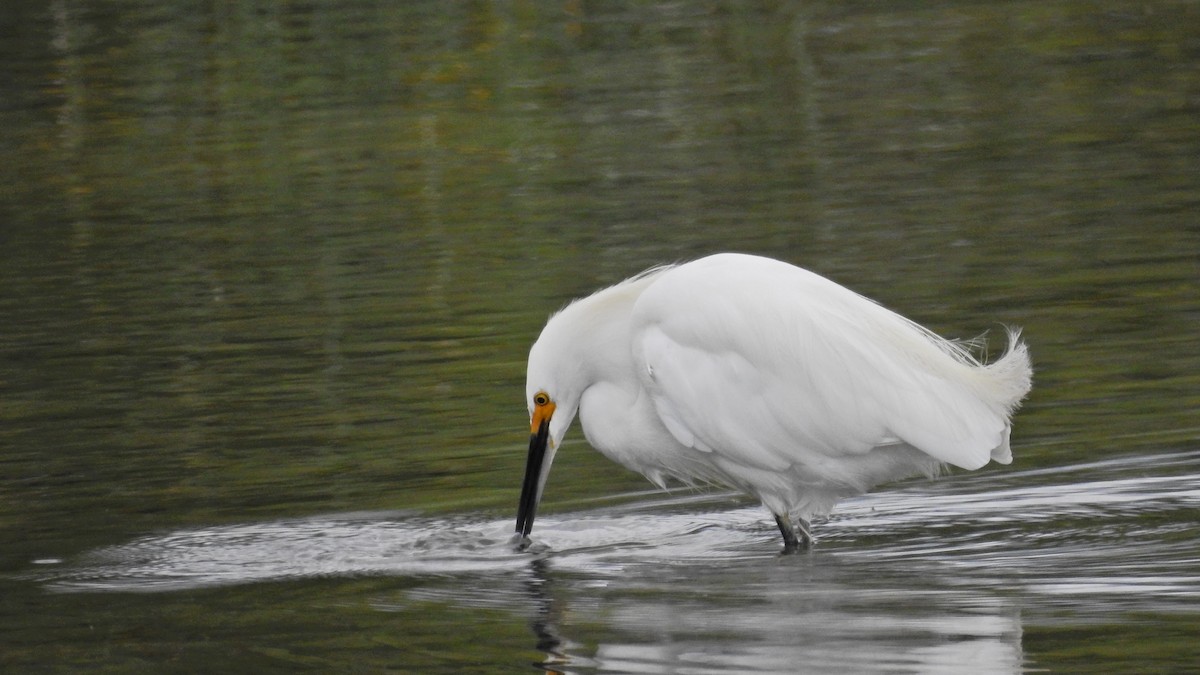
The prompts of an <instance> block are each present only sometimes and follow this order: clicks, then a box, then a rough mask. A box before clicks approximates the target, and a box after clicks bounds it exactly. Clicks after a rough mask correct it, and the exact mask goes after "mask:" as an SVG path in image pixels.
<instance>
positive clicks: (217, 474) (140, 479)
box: [0, 0, 1200, 673]
mask: <svg viewBox="0 0 1200 675" xmlns="http://www.w3.org/2000/svg"><path fill="white" fill-rule="evenodd" d="M0 10H2V11H0V60H2V62H3V63H4V64H5V67H4V69H3V75H2V76H0V151H2V153H3V155H2V157H3V161H2V162H0V670H5V671H11V672H71V671H89V672H122V673H123V672H252V671H253V672H296V671H313V672H387V671H395V672H414V673H430V672H456V673H462V672H467V673H471V672H480V673H483V672H522V671H523V670H532V669H533V668H534V667H535V666H534V665H533V664H541V665H540V666H539V667H543V668H544V669H546V670H549V671H552V672H564V673H567V672H569V673H601V672H603V673H616V672H643V673H743V672H764V673H768V672H769V673H790V672H837V671H844V672H864V671H887V672H947V673H956V672H1003V673H1011V672H1022V671H1042V670H1045V671H1052V672H1065V671H1069V672H1079V671H1127V672H1147V671H1156V672H1167V671H1176V672H1186V671H1189V670H1193V669H1195V667H1196V664H1197V663H1198V662H1200V646H1198V645H1200V642H1197V639H1196V636H1197V635H1200V539H1198V537H1200V519H1198V518H1197V513H1200V510H1198V509H1200V416H1198V415H1197V412H1196V411H1197V409H1200V356H1198V355H1197V345H1198V339H1197V335H1198V334H1200V5H1198V4H1197V3H1195V2H1183V1H1180V2H1166V1H1163V2H1148V3H1137V4H1135V3H1128V2H1075V1H1071V2H1067V1H1059V2H1054V1H1052V2H990V3H975V2H966V1H946V2H929V3H907V2H896V3H872V2H814V3H782V2H780V3H773V2H764V3H722V2H706V3H665V2H577V1H568V2H559V3H549V2H520V1H512V2H495V3H483V2H469V3H441V2H409V3H388V2H379V1H376V0H364V1H361V2H342V3H316V4H303V3H302V4H296V3H285V4H282V5H265V4H264V5H259V4H255V3H245V2H232V3H226V4H218V5H213V4H211V3H210V4H206V5H203V6H199V7H194V8H193V7H185V6H183V5H179V6H178V7H177V6H176V3H165V4H164V3H152V2H146V1H144V0H127V1H122V2H110V3H82V2H70V1H67V0H51V1H50V2H48V3H19V2H11V1H8V2H3V1H0ZM721 250H740V251H748V252H754V253H761V254H766V255H770V256H773V257H777V258H781V259H785V260H788V261H790V262H793V263H796V264H799V265H802V266H805V267H808V268H810V269H813V270H816V271H818V272H821V273H823V274H826V275H828V276H830V277H832V278H834V279H835V280H837V281H839V282H841V283H843V284H845V285H848V286H850V287H852V288H854V289H855V290H857V291H860V292H862V293H864V294H867V295H869V296H871V297H874V298H876V299H878V300H880V301H881V302H883V303H884V304H886V305H888V306H890V307H892V308H894V309H896V310H898V311H900V312H902V313H904V314H906V315H907V316H909V317H911V318H913V319H915V320H918V321H920V322H922V323H924V324H926V325H928V326H929V327H931V328H933V329H935V330H937V331H938V332H940V333H943V334H946V335H949V336H971V335H975V334H978V333H981V332H983V331H987V330H990V331H991V332H992V334H993V335H995V336H998V335H999V334H1001V332H1002V331H999V330H997V328H998V326H999V324H1001V323H1008V324H1015V325H1020V326H1022V327H1024V330H1025V337H1026V339H1027V340H1028V342H1029V344H1030V347H1031V350H1032V353H1033V356H1034V361H1035V369H1036V376H1035V386H1034V391H1033V393H1032V395H1031V397H1030V399H1029V400H1028V402H1027V404H1026V405H1025V407H1024V408H1023V409H1022V410H1021V412H1020V413H1019V414H1018V416H1017V421H1016V426H1015V430H1014V435H1013V447H1014V454H1015V455H1016V461H1015V462H1014V464H1013V465H1012V466H1011V467H991V468H988V469H985V470H983V471H981V472H977V473H970V474H968V473H962V472H960V473H957V474H952V475H950V476H947V477H943V478H942V479H939V480H938V481H936V482H926V481H920V482H909V483H903V484H899V485H894V486H888V487H885V488H883V489H881V490H879V491H877V492H876V493H874V494H872V495H868V496H866V497H864V498H861V499H857V500H851V501H849V502H847V503H845V504H844V505H843V506H842V507H840V508H839V509H838V510H837V511H836V512H835V513H834V515H833V516H832V517H831V518H830V519H829V520H828V521H826V522H822V523H818V524H817V534H818V537H819V538H820V540H821V543H820V545H819V546H818V547H817V548H816V550H814V551H813V552H811V553H810V554H807V555H802V556H779V555H778V542H776V541H775V538H776V536H777V535H776V533H775V532H774V531H773V527H774V526H773V524H771V523H770V522H769V519H768V518H767V516H766V514H765V512H763V511H761V510H760V509H759V508H757V507H754V506H753V505H752V504H749V503H747V502H745V501H743V500H740V499H738V498H735V497H731V496H727V495H708V496H705V495H695V494H692V493H689V492H680V493H675V494H672V495H660V494H659V493H656V492H646V491H645V490H646V488H647V484H646V483H645V481H644V480H643V479H642V478H641V477H639V476H634V475H631V474H628V473H627V472H624V471H623V470H621V469H620V468H619V467H616V466H614V465H612V464H610V463H608V462H607V460H605V459H604V458H602V457H601V456H599V455H598V454H597V453H595V452H593V451H591V450H590V449H588V448H587V447H586V444H585V443H583V441H582V440H581V438H580V437H581V435H580V434H579V433H578V432H577V431H576V432H575V433H574V434H573V435H572V436H571V437H570V438H572V439H573V441H568V443H567V445H566V446H565V447H564V449H563V452H561V453H560V454H559V457H558V460H557V461H556V464H555V471H554V474H553V475H552V477H551V481H550V485H549V487H548V489H547V493H546V503H545V507H544V509H545V515H544V517H542V518H539V523H538V528H537V530H536V532H535V533H536V534H537V536H538V539H539V542H540V543H541V544H542V545H543V547H544V548H543V550H541V552H540V553H539V554H537V555H530V554H518V553H515V552H513V551H512V550H511V548H510V547H509V546H508V545H507V537H508V536H509V533H510V531H511V529H512V519H513V516H514V512H515V508H516V500H517V494H518V491H519V487H520V486H519V481H520V474H521V471H522V468H523V462H524V450H525V448H524V445H525V443H526V441H527V433H528V432H527V416H526V410H525V402H524V391H523V389H524V359H525V355H526V351H527V349H528V347H529V345H530V343H531V342H532V341H533V339H534V337H535V336H536V334H537V332H538V330H539V329H540V327H541V325H542V323H543V322H544V320H545V318H546V316H547V315H548V314H549V313H550V312H551V311H553V310H554V309H557V308H558V307H559V306H561V305H562V304H563V303H564V302H566V301H567V300H569V299H570V298H573V297H576V296H578V295H581V294H584V293H587V292H589V291H591V290H593V289H595V288H597V287H599V286H602V285H604V284H608V283H612V282H615V281H618V280H620V279H622V278H624V277H626V276H628V275H630V274H633V273H636V272H638V271H640V270H641V269H643V268H645V267H648V266H650V265H653V264H657V263H661V262H667V261H673V260H680V259H687V258H692V257H697V256H700V255H703V254H706V253H710V252H714V251H721ZM996 344H997V346H998V343H996Z"/></svg>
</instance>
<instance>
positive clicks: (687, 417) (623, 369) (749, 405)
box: [517, 253, 1032, 551]
mask: <svg viewBox="0 0 1200 675" xmlns="http://www.w3.org/2000/svg"><path fill="white" fill-rule="evenodd" d="M1008 333H1009V334H1008V347H1007V349H1006V350H1005V352H1004V354H1003V355H1002V356H1001V357H1000V358H999V359H997V360H995V361H994V362H993V363H990V364H985V363H983V362H981V361H980V360H978V359H977V358H976V357H974V356H973V355H972V354H971V353H970V352H969V350H968V349H967V348H966V347H965V346H963V345H962V344H960V343H957V342H953V341H949V340H946V339H944V338H941V337H939V336H937V335H936V334H934V333H932V332H931V331H929V330H927V329H925V328H923V327H921V326H919V325H917V324H916V323H914V322H912V321H909V320H908V319H906V318H904V317H902V316H900V315H899V314H896V313H894V312H892V311H890V310H888V309H886V308H884V307H882V306H881V305H878V304H876V303H875V302H873V301H871V300H869V299H867V298H865V297H863V296H861V295H858V294H857V293H854V292H853V291H851V290H849V289H847V288H845V287H843V286H840V285H838V284H836V283H834V282H832V281H830V280H828V279H826V278H824V277H822V276H819V275H817V274H815V273H813V272H809V271H807V270H804V269H801V268H799V267H795V266H792V265H789V264H787V263H783V262H780V261H777V260H771V259H769V258H761V257H757V256H751V255H741V254H731V253H723V254H718V255H713V256H710V257H707V258H703V259H700V260H696V261H694V262H690V263H686V264H682V265H674V266H665V267H657V268H654V269H650V270H648V271H646V272H644V273H642V274H640V275H638V276H635V277H632V278H630V279H628V280H626V281H623V282H621V283H619V284H617V285H615V286H612V287H609V288H606V289H603V290H601V291H598V292H596V293H595V294H593V295H591V296H588V297H586V298H583V299H580V300H577V301H575V302H573V303H572V304H570V305H568V306H567V307H566V308H565V309H563V310H562V311H560V312H559V313H557V314H555V315H554V316H552V317H551V318H550V320H549V321H548V322H547V324H546V327H545V328H544V329H543V330H542V333H541V336H540V337H539V338H538V339H537V342H536V343H535V344H534V345H533V348H532V349H531V350H530V352H529V370H528V380H527V385H526V397H527V401H528V404H529V413H530V429H529V430H530V443H529V456H528V460H527V463H526V466H525V480H524V484H523V486H522V489H521V501H520V504H519V507H518V510H517V538H518V540H519V541H520V542H522V543H528V535H529V532H530V530H531V529H532V527H533V520H534V516H535V515H536V512H537V507H538V503H539V502H540V501H541V497H542V491H543V488H544V487H545V485H546V478H547V476H548V475H549V473H550V465H551V463H552V462H553V460H554V454H555V452H556V451H557V450H558V448H559V444H560V443H561V442H562V439H563V436H564V435H565V434H566V432H567V428H568V427H569V426H570V425H571V421H572V420H573V419H574V418H575V416H576V414H577V413H578V415H579V419H580V422H581V424H582V426H583V433H584V436H586V438H587V440H588V442H589V443H590V444H591V445H592V447H594V448H596V449H597V450H599V451H600V452H601V453H603V454H604V455H605V456H607V457H608V458H609V459H612V460H614V461H616V462H617V463H619V464H621V465H623V466H625V467H627V468H629V469H632V470H634V471H637V472H639V473H641V474H643V475H645V476H646V477H647V478H649V479H650V481H651V482H653V483H654V484H656V485H658V486H659V487H665V483H666V481H667V480H668V479H675V480H678V481H681V482H683V483H685V484H689V485H697V484H716V485H722V486H728V487H731V488H734V489H737V490H740V491H742V492H745V493H748V494H750V495H753V496H754V497H756V498H757V499H759V500H760V501H761V502H762V503H763V505H764V506H766V507H767V509H769V510H770V511H771V513H772V514H774V516H775V521H776V523H777V524H778V526H779V530H780V532H781V533H782V534H783V540H784V547H785V550H788V551H793V550H796V549H797V548H799V547H800V546H808V545H810V544H811V543H812V542H813V538H812V534H811V531H810V527H809V520H810V519H811V518H812V517H813V516H816V515H824V514H827V513H828V512H829V511H830V509H832V508H833V506H834V504H836V503H837V502H838V501H839V500H841V499H843V498H845V497H849V496H852V495H858V494H862V493H864V492H866V491H867V490H869V489H871V488H872V487H874V486H875V485H878V484H880V483H883V482H886V481H890V480H895V479H899V478H904V477H908V476H913V475H919V474H925V475H928V476H930V477H932V476H934V475H936V474H937V473H938V472H939V470H940V469H941V468H942V467H943V465H945V464H949V465H953V466H956V467H960V468H963V469H978V468H980V467H982V466H983V465H985V464H987V463H988V461H989V460H994V461H996V462H999V463H1001V464H1008V463H1010V462H1011V461H1012V453H1011V451H1010V449H1009V431H1010V428H1011V422H1010V419H1011V415H1012V413H1013V411H1014V409H1015V408H1016V407H1017V405H1018V404H1019V403H1020V401H1021V399H1022V398H1024V396H1025V394H1026V393H1028V391H1029V388H1030V385H1031V378H1032V369H1031V367H1030V364H1029V353H1028V350H1027V349H1026V346H1025V344H1024V343H1023V342H1021V340H1020V333H1019V331H1017V330H1013V329H1009V331H1008Z"/></svg>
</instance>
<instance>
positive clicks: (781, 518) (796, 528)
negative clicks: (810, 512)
mask: <svg viewBox="0 0 1200 675" xmlns="http://www.w3.org/2000/svg"><path fill="white" fill-rule="evenodd" d="M775 524H776V525H778V526H779V532H780V534H782V535H783V552H784V553H795V552H796V551H799V550H801V549H805V550H807V549H809V548H811V547H812V545H813V544H815V543H816V541H817V540H816V539H813V536H812V532H811V531H809V527H808V521H806V520H804V519H803V518H797V519H796V521H795V522H794V523H793V522H792V519H791V517H790V516H788V515H787V514H783V515H779V514H775Z"/></svg>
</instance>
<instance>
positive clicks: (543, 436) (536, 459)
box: [517, 419, 550, 539]
mask: <svg viewBox="0 0 1200 675" xmlns="http://www.w3.org/2000/svg"><path fill="white" fill-rule="evenodd" d="M549 439H550V420H549V419H545V420H542V423H541V425H539V426H538V430H537V433H536V434H530V435H529V457H527V458H526V460H525V481H524V483H523V484H522V485H521V503H520V504H518V505H517V534H519V535H521V538H522V539H524V538H525V537H528V536H529V531H530V530H532V529H533V517H534V516H535V515H537V507H538V501H539V500H540V499H541V497H542V490H541V486H540V485H538V482H539V481H540V479H541V477H542V463H543V461H545V459H546V442H547V441H548V440H549Z"/></svg>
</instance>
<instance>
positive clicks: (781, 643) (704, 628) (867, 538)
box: [26, 451, 1200, 673]
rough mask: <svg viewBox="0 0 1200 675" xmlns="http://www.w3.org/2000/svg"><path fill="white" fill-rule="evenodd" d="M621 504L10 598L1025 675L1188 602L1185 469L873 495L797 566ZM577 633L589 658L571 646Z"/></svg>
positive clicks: (389, 522) (696, 507) (412, 523)
mask: <svg viewBox="0 0 1200 675" xmlns="http://www.w3.org/2000/svg"><path fill="white" fill-rule="evenodd" d="M625 498H626V499H630V500H631V501H623V503H621V504H619V505H612V506H597V507H594V508H590V509H586V510H580V511H573V512H566V513H559V514H555V515H552V516H548V517H545V518H544V519H543V520H542V521H540V522H539V525H538V528H537V531H536V537H535V544H534V546H533V547H532V550H529V551H519V550H516V549H515V548H514V546H513V544H512V542H511V538H512V534H511V525H512V524H511V522H510V520H508V519H505V520H492V519H487V518H482V517H479V516H478V515H475V516H472V515H470V514H466V515H457V516H453V517H430V516H423V515H419V514H406V513H396V512H392V513H360V514H341V515H336V516H322V517H311V518H303V519H289V520H280V521H272V522H260V523H251V524H240V525H229V526H221V527H205V528H194V529H186V530H178V531H172V532H166V533H162V534H158V535H152V536H146V537H142V538H139V539H136V540H134V541H131V542H127V543H122V544H118V545H115V546H109V547H105V548H101V549H98V550H94V551H88V552H84V553H82V554H81V555H79V556H76V557H74V558H73V559H71V560H67V561H42V566H43V570H41V571H39V572H37V573H34V574H30V575H27V576H26V579H28V580H31V581H36V582H38V583H41V584H44V585H45V587H46V588H47V589H48V590H50V591H51V592H54V593H171V592H182V591H197V590H202V589H206V588H215V587H223V586H231V585H242V584H262V583H267V582H287V581H299V580H304V579H327V580H328V579H339V578H356V577H378V578H400V579H404V580H405V581H406V584H405V585H406V586H407V587H406V588H405V589H404V590H403V591H399V592H396V591H388V592H385V593H378V594H374V595H371V594H368V596H367V597H365V598H364V601H365V602H367V603H369V605H370V606H371V607H372V608H373V609H375V610H377V611H381V612H395V613H398V614H401V615H404V614H408V613H412V612H414V611H419V608H420V607H421V606H423V605H427V604H429V603H433V604H436V605H439V606H444V607H450V608H458V609H459V610H460V611H471V610H473V609H485V610H489V611H492V612H495V613H497V614H499V615H501V616H502V617H503V616H507V617H508V618H509V619H510V620H513V621H517V622H520V623H522V624H527V625H528V626H529V631H530V635H529V636H528V637H529V641H530V644H531V645H533V644H536V646H537V648H538V649H539V650H540V651H542V652H543V658H544V665H545V666H546V668H547V669H548V670H554V671H559V672H645V673H668V672H681V671H682V672H703V673H734V672H760V673H789V672H796V671H797V669H800V670H807V671H826V670H850V671H897V670H899V671H920V672H962V671H963V670H964V669H970V670H979V671H980V672H997V673H1012V672H1023V671H1025V670H1028V669H1038V668H1039V666H1040V665H1042V664H1041V663H1040V661H1041V659H1039V658H1038V657H1036V656H1032V655H1030V654H1028V653H1027V652H1026V649H1025V646H1024V645H1023V641H1022V640H1023V636H1024V635H1025V633H1026V632H1028V631H1034V632H1036V631H1038V630H1039V629H1040V628H1042V627H1048V628H1052V627H1054V626H1057V625H1061V624H1064V623H1065V624H1067V625H1071V626H1076V627H1078V626H1079V625H1081V624H1085V625H1086V624H1092V623H1100V624H1111V623H1117V624H1120V623H1123V622H1127V621H1145V617H1150V616H1156V617H1160V618H1158V619H1157V620H1156V621H1157V622H1158V623H1161V624H1163V626H1164V627H1166V629H1167V630H1170V629H1171V627H1172V624H1174V623H1176V622H1177V623H1178V624H1179V625H1178V626H1176V627H1175V628H1174V629H1175V630H1177V631H1180V632H1186V631H1187V630H1191V628H1194V626H1195V623H1194V620H1193V619H1194V613H1195V607H1196V606H1197V603H1200V567H1198V566H1197V562H1198V560H1197V554H1198V551H1197V547H1196V541H1197V539H1198V537H1200V521H1198V520H1197V519H1196V517H1195V514H1196V513H1197V512H1198V511H1197V509H1200V452H1195V451H1192V452H1179V453H1171V454H1163V455H1152V456H1137V457H1126V458H1119V459H1113V460H1106V461H1100V462H1093V463H1089V464H1082V465H1073V466H1068V467H1058V468H1054V469H1046V470H1033V471H1015V472H1004V473H992V474H985V475H979V476H961V477H954V478H950V479H944V480H940V481H937V482H932V483H926V482H922V483H917V484H912V485H909V486H907V487H902V488H899V489H893V490H884V491H881V492H878V493H873V494H871V495H868V496H864V497H862V498H858V499H854V500H850V501H848V502H847V503H846V504H845V505H844V506H843V507H842V508H840V509H839V510H838V512H837V514H836V515H835V516H834V517H832V518H830V519H828V520H827V521H825V522H820V523H819V524H818V526H817V527H818V532H819V542H818V545H817V546H816V547H815V548H814V549H812V550H810V551H807V552H804V553H799V554H795V555H784V554H782V553H780V551H779V548H780V544H779V540H778V533H777V532H776V531H775V529H774V526H773V525H772V524H770V522H769V519H768V518H766V517H765V515H766V514H765V513H764V512H763V510H762V509H761V507H757V506H748V505H746V504H745V503H744V502H741V501H739V500H737V499H736V498H733V497H731V496H728V495H694V494H688V495H681V496H674V497H666V498H664V497H657V496H652V495H647V494H638V495H626V496H625ZM1170 617H1175V618H1174V620H1172V619H1171V618H1170ZM595 624H602V625H603V626H605V630H604V631H603V633H604V634H605V637H604V639H602V640H596V641H592V640H588V639H586V636H588V635H590V634H592V632H593V631H594V625H595ZM1189 658H1191V655H1189V654H1187V653H1177V654H1156V655H1153V657H1151V658H1149V659H1147V657H1146V656H1145V655H1144V654H1141V653H1140V652H1139V653H1138V655H1137V659H1136V662H1137V663H1139V664H1141V665H1142V666H1150V665H1151V664H1156V667H1159V666H1170V667H1185V666H1186V665H1187V664H1189V663H1191V662H1190V661H1188V659H1189ZM1118 663H1119V660H1118ZM1110 665H1111V663H1110ZM800 666H802V667H800Z"/></svg>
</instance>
